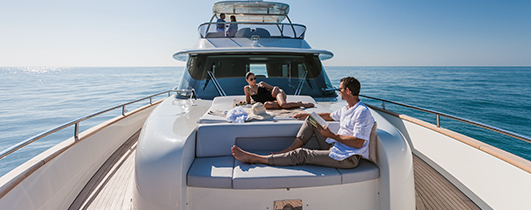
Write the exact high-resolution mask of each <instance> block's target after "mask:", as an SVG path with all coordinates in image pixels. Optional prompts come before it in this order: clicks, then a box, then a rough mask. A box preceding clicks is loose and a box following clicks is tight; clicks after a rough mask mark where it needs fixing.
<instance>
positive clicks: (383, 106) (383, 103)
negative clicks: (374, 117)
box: [382, 101, 385, 109]
mask: <svg viewBox="0 0 531 210" xmlns="http://www.w3.org/2000/svg"><path fill="white" fill-rule="evenodd" d="M382 109H385V101H382Z"/></svg>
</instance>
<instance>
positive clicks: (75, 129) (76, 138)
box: [74, 122, 79, 141]
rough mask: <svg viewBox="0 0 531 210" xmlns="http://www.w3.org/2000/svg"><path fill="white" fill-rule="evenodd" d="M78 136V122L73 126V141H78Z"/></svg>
mask: <svg viewBox="0 0 531 210" xmlns="http://www.w3.org/2000/svg"><path fill="white" fill-rule="evenodd" d="M78 136H79V122H77V123H76V124H74V140H75V141H77V140H79V137H78Z"/></svg>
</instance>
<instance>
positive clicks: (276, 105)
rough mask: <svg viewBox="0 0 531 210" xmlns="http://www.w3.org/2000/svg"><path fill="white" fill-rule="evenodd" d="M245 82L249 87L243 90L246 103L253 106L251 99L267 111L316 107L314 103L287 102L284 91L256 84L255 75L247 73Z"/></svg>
mask: <svg viewBox="0 0 531 210" xmlns="http://www.w3.org/2000/svg"><path fill="white" fill-rule="evenodd" d="M245 80H246V81H247V83H249V85H246V86H245V87H244V88H243V90H244V92H245V102H246V103H247V104H251V98H252V99H253V100H254V101H256V102H261V103H263V104H264V107H265V108H266V109H291V108H299V107H304V108H310V107H314V104H313V103H303V102H301V101H299V102H287V101H286V98H287V95H286V93H285V92H284V90H282V89H280V88H278V87H277V86H271V85H269V84H267V83H265V82H263V81H262V82H259V83H258V84H256V77H255V75H254V73H252V72H247V74H246V75H245Z"/></svg>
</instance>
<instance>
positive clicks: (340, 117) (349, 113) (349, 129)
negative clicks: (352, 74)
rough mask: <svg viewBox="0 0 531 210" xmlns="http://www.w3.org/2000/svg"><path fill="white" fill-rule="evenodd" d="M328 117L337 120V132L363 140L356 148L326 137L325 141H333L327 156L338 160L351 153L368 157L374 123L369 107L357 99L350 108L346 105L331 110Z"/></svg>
mask: <svg viewBox="0 0 531 210" xmlns="http://www.w3.org/2000/svg"><path fill="white" fill-rule="evenodd" d="M330 117H332V119H334V120H335V121H339V125H340V127H339V131H338V132H337V134H339V135H345V136H354V137H356V138H359V139H363V140H365V142H364V143H363V146H362V147H361V148H359V149H357V148H354V147H350V146H347V145H344V144H342V143H340V142H338V141H336V140H334V139H331V138H328V139H326V142H328V143H329V144H331V143H334V146H333V147H332V149H331V150H330V155H329V156H330V157H331V158H334V159H335V160H339V161H341V160H344V159H345V158H348V157H350V156H352V155H361V156H363V158H366V159H369V137H370V135H371V129H372V126H373V124H374V118H373V117H372V115H371V112H370V110H369V108H367V106H365V104H363V103H362V102H361V101H359V102H358V103H356V104H355V105H354V106H353V107H351V108H350V109H349V108H348V105H347V106H344V107H343V108H341V109H339V110H336V111H335V112H332V113H331V114H330Z"/></svg>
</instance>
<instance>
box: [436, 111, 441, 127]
mask: <svg viewBox="0 0 531 210" xmlns="http://www.w3.org/2000/svg"><path fill="white" fill-rule="evenodd" d="M436 116H437V128H438V127H441V123H440V120H441V115H438V114H437V115H436Z"/></svg>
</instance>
